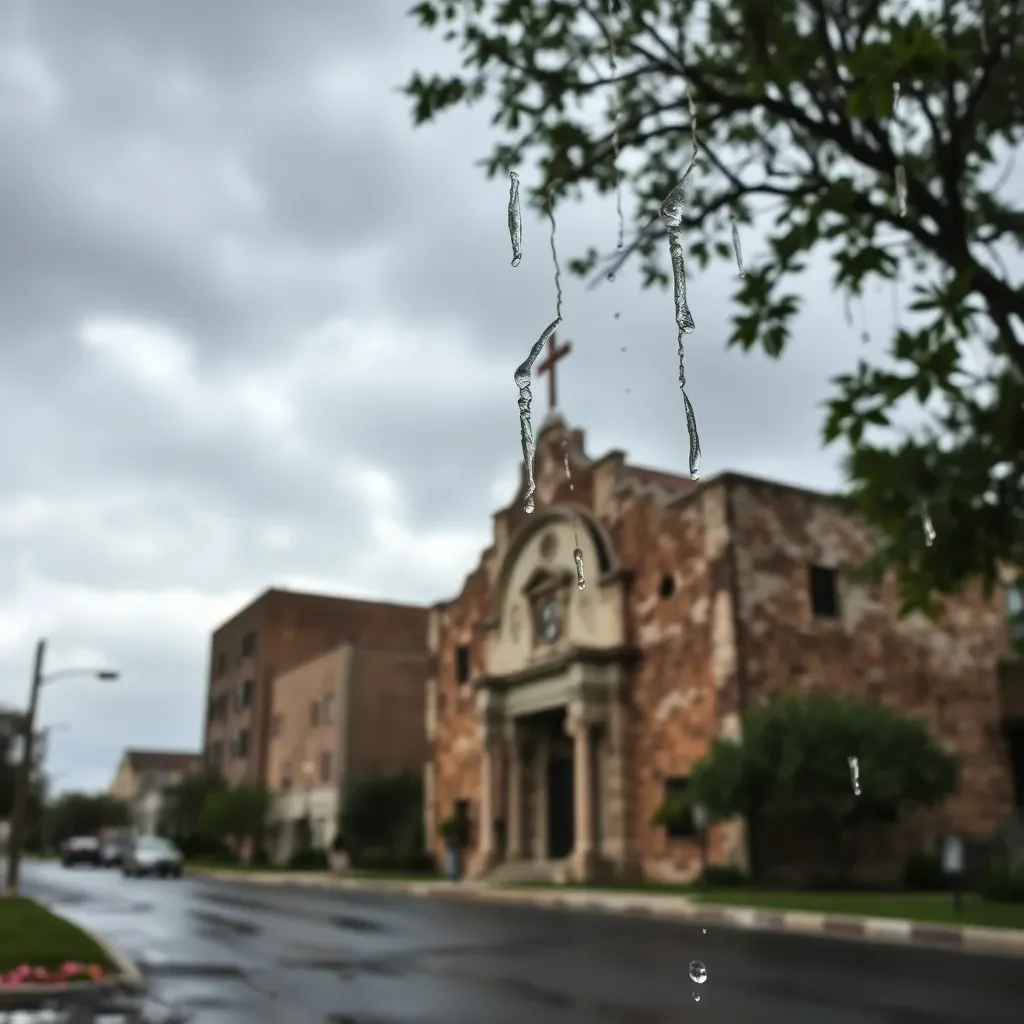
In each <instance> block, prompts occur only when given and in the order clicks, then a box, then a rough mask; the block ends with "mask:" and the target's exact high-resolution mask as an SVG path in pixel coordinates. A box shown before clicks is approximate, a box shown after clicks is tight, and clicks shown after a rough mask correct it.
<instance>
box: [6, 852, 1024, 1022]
mask: <svg viewBox="0 0 1024 1024" xmlns="http://www.w3.org/2000/svg"><path fill="white" fill-rule="evenodd" d="M23 888H24V890H25V892H26V893H27V894H28V895H31V896H34V897H36V898H37V899H41V900H43V901H44V902H46V903H48V904H49V905H50V906H52V907H53V909H55V910H56V911H58V912H60V913H62V914H64V915H66V916H67V917H69V918H71V919H73V920H74V921H76V922H78V923H80V924H82V925H84V926H86V927H88V928H90V929H92V930H93V931H95V932H97V933H99V934H100V935H102V936H103V937H104V938H105V939H107V940H108V941H109V942H111V943H113V944H114V945H116V946H117V947H118V948H119V949H121V950H122V951H123V952H124V953H126V954H127V955H128V956H129V957H131V958H132V959H133V960H135V961H136V962H137V963H138V964H139V965H140V967H141V968H142V970H143V973H144V974H145V976H146V978H147V981H148V983H149V994H148V996H147V997H146V1000H145V1005H144V1006H142V1005H134V1004H133V1007H132V1008H130V1009H129V1008H128V1007H127V1005H122V1006H121V1007H120V1011H121V1015H120V1016H118V1015H117V1014H116V1013H115V1011H116V1010H117V1007H115V1006H109V1007H107V1008H106V1012H101V1011H99V1010H97V1011H96V1013H95V1015H91V1016H89V1017H87V1018H86V1019H87V1020H89V1021H96V1022H103V1024H107V1022H108V1021H109V1022H110V1024H114V1022H118V1021H129V1020H130V1021H135V1022H145V1024H185V1022H189V1024H235V1022H242V1021H245V1022H259V1021H273V1022H281V1024H284V1022H288V1024H313V1022H318V1024H319V1022H323V1024H426V1022H431V1024H434V1022H437V1024H441V1022H443V1024H570V1022H571V1024H583V1022H587V1024H670V1022H671V1024H676V1022H680V1021H687V1022H690V1021H692V1022H694V1024H697V1022H701V1024H726V1022H728V1024H769V1022H779V1024H783V1022H784V1024H933V1022H934V1024H953V1022H963V1024H967V1022H970V1024H980V1022H983V1024H1001V1022H1006V1024H1010V1022H1011V1021H1012V1022H1019V1021H1020V1020H1022V1019H1024V960H1019V959H1017V960H1013V959H998V958H987V957H979V956H971V955H965V954H954V953H945V952H932V951H924V950H910V949H903V948H898V947H886V946H872V945H866V944H857V943H852V942H843V941H839V940H834V939H831V940H830V939H807V938H802V937H799V936H784V935H770V934H755V933H747V932H740V931H728V930H718V929H712V928H709V929H708V932H707V934H703V933H702V932H701V929H700V927H699V926H690V925H686V924H680V923H674V922H659V921H649V920H642V919H629V918H619V917H610V916H599V915H592V914H583V913H580V912H571V911H561V910H544V909H539V908H531V907H512V906H508V905H492V904H485V903H469V902H458V901H456V900H449V901H443V900H420V899H415V898H412V897H406V896H400V895H391V894H387V895H375V894H369V893H345V892H340V891H326V892H325V891H321V890H305V889H298V888H268V887H264V886H259V887H256V886H246V885H245V884H244V883H231V882H215V881H205V880H202V879H187V878H186V879H183V880H180V881H159V880H126V879H123V878H122V877H121V876H120V874H118V873H116V872H106V871H95V870H90V869H88V868H83V869H77V870H72V871H65V870H62V869H61V868H60V867H59V866H58V865H54V864H39V863H30V864H27V865H26V866H25V878H24V884H23ZM693 959H699V960H702V961H703V962H704V963H705V964H706V965H707V972H708V980H707V982H706V983H705V984H703V985H700V986H698V985H695V984H693V983H692V982H691V981H690V979H689V977H688V964H689V962H690V961H691V960H693ZM695 991H699V993H700V996H701V999H700V1001H699V1002H695V1001H694V999H693V993H694V992H695ZM13 1019H14V1018H13V1017H9V1018H8V1020H9V1021H10V1020H13ZM24 1019H25V1020H26V1021H28V1020H29V1019H37V1020H41V1019H44V1018H24ZM45 1019H47V1020H51V1019H52V1020H57V1019H60V1018H45ZM3 1020H4V1018H3V1015H2V1014H0V1021H3Z"/></svg>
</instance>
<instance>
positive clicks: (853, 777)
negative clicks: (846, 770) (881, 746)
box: [846, 757, 860, 796]
mask: <svg viewBox="0 0 1024 1024" xmlns="http://www.w3.org/2000/svg"><path fill="white" fill-rule="evenodd" d="M846 763H847V764H848V765H849V766H850V782H852V783H853V795H854V796H860V761H858V760H857V758H855V757H848V758H847V759H846Z"/></svg>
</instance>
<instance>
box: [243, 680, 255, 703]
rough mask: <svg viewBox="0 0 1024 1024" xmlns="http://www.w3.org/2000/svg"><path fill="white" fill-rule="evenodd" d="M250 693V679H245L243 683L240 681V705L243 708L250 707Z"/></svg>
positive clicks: (251, 684)
mask: <svg viewBox="0 0 1024 1024" xmlns="http://www.w3.org/2000/svg"><path fill="white" fill-rule="evenodd" d="M252 693H253V681H252V680H251V679H247V680H246V681H245V682H244V683H242V700H241V703H242V707H243V708H247V707H251V705H252Z"/></svg>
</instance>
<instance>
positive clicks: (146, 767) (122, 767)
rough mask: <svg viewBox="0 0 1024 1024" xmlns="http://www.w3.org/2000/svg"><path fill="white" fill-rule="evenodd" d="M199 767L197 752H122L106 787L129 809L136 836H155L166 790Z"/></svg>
mask: <svg viewBox="0 0 1024 1024" xmlns="http://www.w3.org/2000/svg"><path fill="white" fill-rule="evenodd" d="M202 764H203V755H202V754H201V753H199V752H196V753H192V752H191V751H178V750H126V751H125V752H124V754H122V755H121V761H120V763H119V764H118V766H117V771H116V772H115V774H114V781H113V782H112V783H111V784H110V795H111V796H113V797H116V798H117V799H118V800H123V801H124V802H125V803H127V804H128V805H129V806H130V807H131V816H132V824H133V825H134V827H135V829H136V831H137V832H138V833H139V834H140V835H155V834H156V832H157V828H158V825H159V822H160V816H161V812H162V810H163V804H164V794H165V793H166V791H167V789H168V788H169V787H171V786H174V785H177V783H178V782H180V781H181V780H182V779H183V778H184V777H185V776H186V775H191V774H192V773H193V772H196V771H198V770H199V769H200V768H201V767H202Z"/></svg>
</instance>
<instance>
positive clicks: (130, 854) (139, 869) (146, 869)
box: [121, 836, 184, 878]
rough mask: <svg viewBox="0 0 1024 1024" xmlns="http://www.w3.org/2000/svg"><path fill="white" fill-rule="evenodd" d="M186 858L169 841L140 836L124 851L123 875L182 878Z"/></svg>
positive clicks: (129, 876) (156, 837) (131, 876)
mask: <svg viewBox="0 0 1024 1024" xmlns="http://www.w3.org/2000/svg"><path fill="white" fill-rule="evenodd" d="M183 860H184V858H183V857H182V856H181V851H180V850H179V849H178V848H177V847H176V846H175V845H174V843H172V842H171V841H170V840H169V839H161V838H160V837H159V836H139V838H138V839H135V840H133V841H132V842H131V843H130V844H129V845H128V847H127V848H126V849H125V851H124V856H123V859H122V861H121V874H123V875H124V876H125V877H126V878H141V877H142V876H143V875H159V876H160V877H161V878H181V871H182V866H183Z"/></svg>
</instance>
